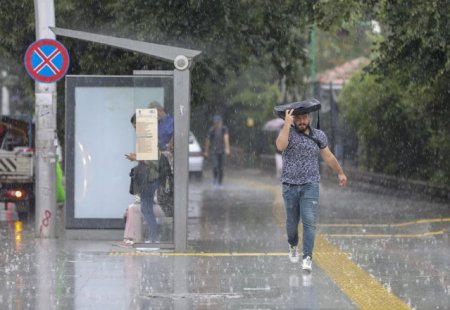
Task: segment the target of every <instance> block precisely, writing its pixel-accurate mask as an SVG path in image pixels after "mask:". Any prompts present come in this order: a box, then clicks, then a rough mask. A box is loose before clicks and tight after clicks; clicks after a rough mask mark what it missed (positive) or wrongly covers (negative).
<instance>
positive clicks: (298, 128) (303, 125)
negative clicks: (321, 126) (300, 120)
mask: <svg viewBox="0 0 450 310" xmlns="http://www.w3.org/2000/svg"><path fill="white" fill-rule="evenodd" d="M295 127H297V130H298V131H300V132H302V133H304V132H305V131H306V129H308V127H309V125H308V124H306V125H305V124H301V125H300V126H299V125H297V124H296V125H295Z"/></svg>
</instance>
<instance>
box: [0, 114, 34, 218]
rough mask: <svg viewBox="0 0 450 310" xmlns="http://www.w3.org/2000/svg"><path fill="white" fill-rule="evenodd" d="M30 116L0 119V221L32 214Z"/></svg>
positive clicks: (32, 180) (31, 130) (32, 156)
mask: <svg viewBox="0 0 450 310" xmlns="http://www.w3.org/2000/svg"><path fill="white" fill-rule="evenodd" d="M32 137H33V123H32V121H31V118H25V117H23V118H22V117H21V118H19V117H17V118H16V117H9V116H2V117H1V119H0V221H8V220H10V221H14V220H17V219H24V218H26V217H28V216H29V215H32V214H34V152H33V139H32Z"/></svg>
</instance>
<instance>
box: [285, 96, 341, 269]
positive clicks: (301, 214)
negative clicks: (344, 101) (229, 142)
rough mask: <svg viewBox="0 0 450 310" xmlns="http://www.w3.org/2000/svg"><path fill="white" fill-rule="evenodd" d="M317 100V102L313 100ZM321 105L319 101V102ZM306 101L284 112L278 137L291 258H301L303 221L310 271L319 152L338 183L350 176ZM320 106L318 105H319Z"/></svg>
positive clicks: (306, 262) (305, 257)
mask: <svg viewBox="0 0 450 310" xmlns="http://www.w3.org/2000/svg"><path fill="white" fill-rule="evenodd" d="M313 102H314V104H315V102H317V101H316V100H313ZM317 104H318V108H319V109H320V104H319V103H318V102H317ZM306 105H308V102H306V104H305V105H303V104H302V103H299V104H297V105H291V106H293V107H296V108H295V109H287V110H285V112H284V125H283V128H282V129H281V131H280V133H279V135H278V138H277V140H276V146H277V149H278V150H279V151H281V152H282V159H283V168H282V173H281V178H280V179H281V182H282V190H283V199H284V205H285V209H286V231H287V236H288V243H289V258H290V260H291V262H294V263H295V262H298V261H299V256H298V249H297V246H298V241H299V240H298V239H299V238H298V224H299V221H300V219H301V220H302V225H303V261H302V269H304V270H307V271H311V269H312V257H313V249H314V240H315V236H316V218H317V210H318V207H319V182H320V173H319V154H320V155H321V157H322V158H323V160H324V161H325V162H326V163H327V165H328V166H330V167H331V168H332V169H333V170H334V171H335V172H336V173H337V175H338V178H339V185H340V186H342V187H344V186H345V185H346V183H347V177H346V175H345V173H344V171H343V170H342V168H341V166H340V165H339V163H338V161H337V160H336V157H335V156H334V155H333V153H331V151H330V149H329V148H328V142H327V137H326V135H325V133H324V132H323V131H321V130H319V129H315V128H312V127H311V126H310V123H311V117H310V114H309V111H310V110H308V109H305V106H306ZM316 110H317V109H316Z"/></svg>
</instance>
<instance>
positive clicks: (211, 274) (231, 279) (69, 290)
mask: <svg viewBox="0 0 450 310" xmlns="http://www.w3.org/2000/svg"><path fill="white" fill-rule="evenodd" d="M350 181H351V180H350ZM336 184H337V182H334V180H323V182H322V186H321V198H320V211H319V225H318V233H319V235H318V237H317V241H316V248H315V254H314V263H313V271H312V273H305V272H303V271H302V270H301V269H300V265H299V264H292V263H290V262H289V260H288V257H287V243H286V235H285V231H284V211H283V204H282V201H281V196H280V186H279V184H278V182H277V180H276V179H275V178H274V177H271V176H268V175H266V174H261V173H260V172H259V171H256V170H240V171H227V172H226V178H225V186H224V188H223V189H218V188H214V187H212V185H211V184H210V179H209V178H208V175H206V176H205V178H204V180H203V181H202V182H198V181H197V182H195V181H193V182H191V184H190V189H189V212H188V213H189V221H188V252H187V253H173V252H139V251H136V250H135V249H134V248H121V247H118V246H117V241H118V240H110V241H95V240H64V239H50V240H40V239H35V238H34V237H33V236H34V233H33V231H32V229H33V226H34V225H33V224H34V223H31V224H32V225H30V224H29V223H22V224H20V223H5V222H2V223H1V235H0V236H1V239H0V246H1V255H0V308H1V309H358V308H361V309H406V308H408V307H409V308H414V309H448V308H449V306H448V305H450V270H449V264H448V262H449V261H450V243H449V237H448V230H449V226H450V206H449V205H448V204H443V203H433V202H429V201H426V200H420V199H417V198H414V199H408V198H405V197H403V198H398V197H396V196H395V195H387V194H386V195H382V194H380V192H379V191H376V192H375V193H371V192H370V191H368V190H364V191H362V190H360V189H358V188H357V187H352V184H351V182H350V183H349V187H348V188H346V189H340V188H338V187H337V186H336ZM167 221H168V219H159V222H160V223H161V226H164V225H166V226H167V224H164V223H167ZM168 226H169V227H171V226H170V225H168ZM162 231H164V229H163V230H162Z"/></svg>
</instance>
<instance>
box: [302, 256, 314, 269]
mask: <svg viewBox="0 0 450 310" xmlns="http://www.w3.org/2000/svg"><path fill="white" fill-rule="evenodd" d="M302 269H303V270H308V271H311V270H312V258H311V257H310V256H306V257H305V258H304V259H303V263H302Z"/></svg>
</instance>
